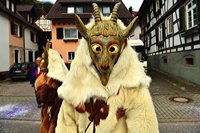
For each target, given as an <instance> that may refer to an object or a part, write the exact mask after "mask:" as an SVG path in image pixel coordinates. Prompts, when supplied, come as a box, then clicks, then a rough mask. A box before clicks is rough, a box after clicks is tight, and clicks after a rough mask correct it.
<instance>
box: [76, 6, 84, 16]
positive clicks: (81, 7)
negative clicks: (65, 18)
mask: <svg viewBox="0 0 200 133" xmlns="http://www.w3.org/2000/svg"><path fill="white" fill-rule="evenodd" d="M78 8H81V9H82V11H81V12H77V9H78ZM75 12H76V13H78V14H80V13H83V7H76V9H75Z"/></svg>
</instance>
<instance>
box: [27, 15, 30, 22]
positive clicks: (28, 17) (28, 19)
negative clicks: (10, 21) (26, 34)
mask: <svg viewBox="0 0 200 133" xmlns="http://www.w3.org/2000/svg"><path fill="white" fill-rule="evenodd" d="M27 21H28V22H30V16H29V14H28V15H27Z"/></svg>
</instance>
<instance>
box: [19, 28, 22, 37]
mask: <svg viewBox="0 0 200 133" xmlns="http://www.w3.org/2000/svg"><path fill="white" fill-rule="evenodd" d="M19 30H20V31H19V34H20V37H22V26H20V27H19Z"/></svg>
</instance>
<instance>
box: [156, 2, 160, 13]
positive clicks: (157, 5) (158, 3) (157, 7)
mask: <svg viewBox="0 0 200 133" xmlns="http://www.w3.org/2000/svg"><path fill="white" fill-rule="evenodd" d="M159 8H160V2H159V0H156V12H157V11H158V10H159Z"/></svg>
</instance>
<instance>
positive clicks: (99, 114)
mask: <svg viewBox="0 0 200 133" xmlns="http://www.w3.org/2000/svg"><path fill="white" fill-rule="evenodd" d="M92 104H93V105H92ZM85 106H86V110H87V112H88V113H89V114H90V115H89V117H88V119H89V120H90V121H94V123H95V125H96V126H97V125H99V124H100V120H101V119H102V120H104V119H106V118H107V116H108V111H109V106H108V105H107V104H106V102H105V101H103V100H99V99H97V100H96V102H95V103H93V102H90V103H86V104H85ZM92 106H93V107H92ZM92 108H93V109H94V112H93V111H92V110H93V109H92ZM94 115H95V116H94Z"/></svg>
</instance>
